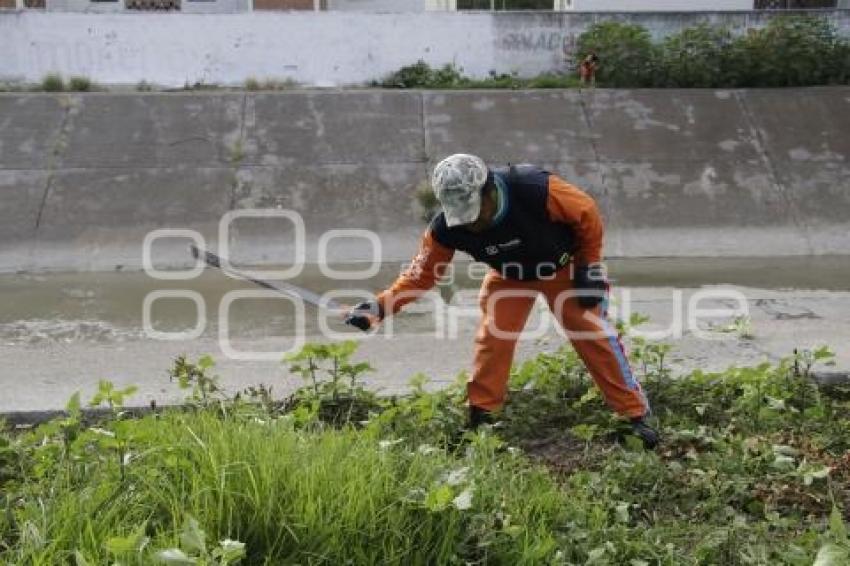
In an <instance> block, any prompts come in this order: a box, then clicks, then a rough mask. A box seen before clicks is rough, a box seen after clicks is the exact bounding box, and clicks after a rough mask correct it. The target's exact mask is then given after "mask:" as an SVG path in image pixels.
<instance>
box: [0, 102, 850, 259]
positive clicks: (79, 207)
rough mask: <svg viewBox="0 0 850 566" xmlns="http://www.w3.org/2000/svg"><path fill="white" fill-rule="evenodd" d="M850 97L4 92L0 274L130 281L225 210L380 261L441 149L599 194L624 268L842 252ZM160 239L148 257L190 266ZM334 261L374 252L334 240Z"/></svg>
mask: <svg viewBox="0 0 850 566" xmlns="http://www.w3.org/2000/svg"><path fill="white" fill-rule="evenodd" d="M848 134H850V88H846V87H835V88H816V89H782V90H752V91H728V90H717V91H715V90H639V91H626V90H602V89H600V90H585V91H578V90H568V91H557V90H556V91H542V90H538V91H475V92H445V91H435V92H419V91H378V90H360V91H294V92H281V93H169V94H159V93H145V94H142V93H134V94H104V93H92V94H58V95H51V94H3V95H0V272H9V271H20V270H27V271H43V270H112V269H123V268H127V269H137V268H139V267H141V265H142V242H143V241H144V238H145V235H146V234H148V233H149V232H150V231H151V230H155V229H189V230H194V231H196V232H198V233H199V234H201V235H202V236H203V237H204V239H205V242H206V243H207V244H208V245H209V246H211V247H218V245H219V244H220V242H218V239H219V237H218V236H219V225H220V221H221V219H222V217H223V215H225V214H226V213H227V212H228V211H234V210H236V211H238V210H245V209H255V208H262V209H265V210H272V211H280V210H294V211H297V212H298V213H299V214H300V215H301V217H302V218H303V220H304V224H305V238H304V239H305V242H304V244H305V247H306V249H307V252H306V253H307V261H313V262H314V261H317V257H318V255H317V247H318V238H319V237H320V236H321V234H323V233H325V231H327V230H330V229H367V230H372V231H374V232H375V233H377V234H378V236H379V237H380V239H381V243H382V249H381V257H382V259H384V260H399V259H405V258H407V257H408V256H409V255H410V254H411V252H412V251H413V249H414V246H415V242H416V239H417V236H418V234H419V232H420V231H421V230H422V228H423V223H422V221H421V219H420V216H421V212H422V211H421V210H420V208H419V206H418V204H417V200H416V196H415V193H416V191H417V189H419V188H422V187H424V186H427V179H428V172H429V169H430V167H431V166H432V165H433V164H434V163H435V162H436V161H437V160H439V159H441V158H442V157H444V156H445V155H447V154H449V153H453V152H459V151H465V152H472V153H478V154H480V155H481V156H482V157H484V158H485V159H487V160H488V161H490V162H492V163H505V162H532V163H539V164H542V165H545V166H546V167H548V168H550V169H552V170H553V171H556V172H558V173H560V174H561V175H563V176H564V177H566V178H567V179H569V180H571V181H573V182H575V183H576V184H578V185H581V186H582V187H584V188H585V189H587V190H588V191H590V192H591V193H593V194H594V195H595V196H596V197H597V198H598V200H599V202H600V206H601V208H602V210H603V212H604V213H605V216H606V218H607V222H608V227H609V233H608V242H607V252H608V254H609V255H611V256H627V257H635V256H732V255H738V256H745V255H762V256H769V255H777V256H782V255H800V254H827V253H830V254H834V253H844V252H846V250H847V249H850V245H848V244H850V230H848V218H850V160H848V155H850V135H848ZM231 226H232V229H231V230H230V237H231V240H232V241H231V246H230V253H231V255H232V256H234V257H236V258H238V259H240V260H243V261H246V262H257V263H275V262H287V261H290V260H291V259H292V258H293V257H294V253H295V247H296V246H295V242H296V241H297V240H298V232H297V230H296V228H295V227H294V226H293V224H292V223H291V222H290V220H289V219H288V218H282V217H278V218H266V219H256V218H253V219H252V218H243V219H240V220H237V221H235V222H233V223H232V225H231ZM187 242H188V240H186V239H185V238H170V239H160V240H157V244H156V245H155V246H154V248H153V251H152V256H153V257H154V260H155V263H156V265H157V266H162V267H180V266H185V265H188V263H189V261H190V258H189V257H188V255H187V254H186V252H185V249H186V244H187ZM328 253H329V255H328V259H330V260H331V261H337V260H338V261H345V260H362V259H368V258H369V257H370V254H371V246H370V245H369V244H368V241H367V240H365V239H364V238H362V237H357V238H351V237H349V238H347V239H346V238H338V239H336V240H334V242H333V243H332V244H330V245H329V247H328Z"/></svg>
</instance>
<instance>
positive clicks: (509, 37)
mask: <svg viewBox="0 0 850 566" xmlns="http://www.w3.org/2000/svg"><path fill="white" fill-rule="evenodd" d="M578 36H579V34H578V33H577V32H575V31H566V30H551V31H540V30H525V31H512V32H508V33H505V34H504V35H502V36H501V37H500V38H498V39H497V41H496V46H497V48H499V49H502V50H505V51H512V52H526V53H539V54H543V53H550V54H552V55H553V56H555V57H557V58H558V59H560V60H561V61H562V62H563V63H564V64H565V65H566V66H567V67H573V66H575V63H576V61H575V59H576V49H577V43H578Z"/></svg>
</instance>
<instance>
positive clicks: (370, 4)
mask: <svg viewBox="0 0 850 566" xmlns="http://www.w3.org/2000/svg"><path fill="white" fill-rule="evenodd" d="M328 10H336V11H339V12H358V11H359V12H424V11H425V0H328Z"/></svg>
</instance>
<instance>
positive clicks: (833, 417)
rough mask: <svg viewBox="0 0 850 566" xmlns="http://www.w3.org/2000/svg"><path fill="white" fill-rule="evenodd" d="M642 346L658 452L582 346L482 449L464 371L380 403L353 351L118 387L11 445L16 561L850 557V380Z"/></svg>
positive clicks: (542, 370)
mask: <svg viewBox="0 0 850 566" xmlns="http://www.w3.org/2000/svg"><path fill="white" fill-rule="evenodd" d="M634 346H635V348H634V351H633V356H634V359H633V361H634V362H635V364H636V367H638V368H640V371H641V373H643V374H644V380H645V384H646V389H647V392H648V394H649V395H650V397H651V398H652V400H653V403H654V406H655V416H654V417H653V419H654V423H655V425H656V426H658V427H659V428H660V429H661V430H662V432H663V435H664V441H663V444H662V447H661V448H660V449H659V450H658V451H657V452H645V451H644V450H643V449H641V448H640V447H639V446H637V443H636V439H634V438H632V437H630V436H629V435H628V432H627V431H628V427H627V426H624V424H623V423H622V422H621V421H619V420H617V419H616V418H614V417H613V416H612V415H611V413H610V411H608V410H607V408H606V407H605V406H604V404H603V403H602V401H601V399H600V397H599V395H598V393H597V392H596V390H595V389H594V388H593V386H592V384H591V382H590V380H589V378H588V376H587V375H586V373H585V371H584V369H583V368H582V366H581V364H579V363H578V360H577V358H576V357H575V354H574V352H572V351H568V350H565V351H562V352H559V353H558V354H554V355H548V354H547V355H541V356H539V357H538V358H536V359H534V360H532V361H530V362H527V363H526V364H523V365H522V366H520V367H518V368H516V370H515V372H514V374H513V376H512V393H511V401H510V403H509V405H508V406H507V407H506V409H505V411H504V412H503V413H502V415H501V422H500V423H499V424H498V425H497V426H496V427H494V428H487V429H486V430H483V431H481V432H479V433H478V434H475V435H471V434H466V436H465V437H464V438H463V439H460V437H459V428H460V426H461V424H462V421H463V410H462V407H461V402H462V387H461V385H460V382H459V384H458V385H456V386H454V387H450V388H448V389H445V390H442V391H439V392H436V393H427V392H425V390H424V388H423V381H424V380H423V378H422V377H419V378H417V379H416V380H415V381H414V382H413V383H412V386H413V393H412V394H411V395H409V396H406V397H401V398H394V399H379V398H377V397H375V396H374V395H373V394H371V393H369V392H368V391H366V390H365V389H364V388H363V386H362V384H361V383H360V378H361V377H362V375H363V373H364V372H366V371H368V370H369V369H370V368H369V367H368V364H356V363H352V362H350V360H349V358H350V356H351V354H353V352H354V349H355V345H354V344H353V343H340V344H333V345H308V346H307V347H306V348H305V349H304V350H303V351H302V352H301V353H300V354H298V355H296V356H292V357H290V358H289V359H288V360H287V363H288V365H289V366H290V370H291V371H292V372H293V373H295V374H300V375H302V376H303V377H304V379H305V380H306V385H305V387H304V388H303V389H302V390H300V391H299V392H298V393H297V394H295V395H294V396H293V397H291V398H289V399H287V400H286V401H285V402H278V401H275V400H273V399H272V398H271V397H270V396H269V392H268V389H267V388H266V387H258V388H253V389H251V390H249V391H246V392H245V393H244V394H243V395H242V396H240V398H239V399H231V398H228V397H227V396H226V395H225V394H224V393H223V392H222V391H221V390H220V388H219V387H218V383H217V378H216V377H215V375H214V374H213V373H212V370H213V368H214V364H213V362H212V360H211V359H209V358H208V357H205V358H202V359H200V360H198V361H197V362H192V361H190V360H187V359H185V358H180V359H178V360H177V362H176V363H175V366H174V368H172V377H173V378H174V379H175V380H176V381H177V382H178V383H180V384H181V385H182V386H183V387H185V388H186V389H187V390H188V391H189V392H190V393H189V397H188V399H187V401H188V403H189V405H188V407H187V409H185V410H182V411H168V412H165V413H162V414H155V415H149V416H146V417H144V418H129V417H126V416H124V415H123V414H122V413H121V412H120V411H121V406H122V404H123V403H124V401H125V398H127V397H128V396H129V395H131V394H132V393H133V389H132V388H131V389H128V390H116V389H115V388H114V387H113V386H112V385H111V384H110V383H108V382H102V383H101V385H100V388H99V391H98V394H97V396H96V397H95V398H94V399H93V400H92V404H106V405H107V406H108V407H111V410H112V414H113V417H112V418H109V419H106V420H102V421H100V422H88V421H87V419H86V418H85V417H84V415H83V414H82V412H81V409H80V402H79V397H78V396H77V397H75V398H74V399H72V400H71V401H70V402H69V413H68V416H67V417H66V418H64V419H59V420H56V421H53V422H50V423H47V424H44V425H41V426H39V427H38V428H36V429H34V430H31V431H25V432H19V433H15V434H10V433H7V434H5V435H4V436H2V437H0V562H2V563H8V564H67V563H71V564H74V563H76V564H112V563H118V562H120V563H121V564H150V563H154V562H156V561H157V560H160V561H167V560H168V559H169V557H170V560H171V561H172V563H190V562H188V561H187V560H194V562H191V563H197V564H228V563H236V562H238V561H241V563H243V564H344V563H350V564H464V563H467V564H469V563H472V564H612V565H620V564H628V565H635V566H638V565H642V564H670V565H679V564H724V565H727V564H728V565H734V564H812V562H813V561H814V560H815V556H816V554H817V553H818V552H820V553H821V558H822V559H823V560H824V561H823V562H822V564H846V562H842V561H841V560H844V558H840V557H841V556H845V557H846V552H847V550H848V547H849V546H848V540H847V535H846V527H845V522H844V521H845V520H846V515H847V512H848V510H850V455H848V449H850V394H848V392H847V391H845V390H841V389H835V390H832V391H823V390H820V389H818V388H817V387H816V386H814V385H813V384H812V382H811V381H810V380H809V378H808V373H809V371H810V369H811V367H812V366H813V365H814V364H815V363H823V362H828V360H829V353H828V351H826V350H824V349H821V350H815V351H811V352H802V353H800V354H798V355H796V356H795V357H792V358H789V359H788V360H785V361H783V362H782V363H781V364H778V365H774V366H771V365H767V364H765V365H763V366H759V367H756V368H733V369H730V370H729V371H727V372H723V373H717V374H707V373H701V372H695V373H694V374H691V375H688V376H683V377H681V378H679V379H670V372H669V369H668V368H667V367H665V356H666V355H667V353H668V348H667V347H664V346H658V345H654V344H648V343H642V342H640V341H637V342H635V344H634ZM460 381H462V380H460ZM243 545H244V546H243ZM163 553H166V554H163ZM830 553H835V555H836V556H839V558H838V559H837V560H838V561H833V562H827V561H825V560H826V559H825V558H824V557H826V556H827V555H828V554H830ZM842 553H845V554H842ZM181 556H182V557H183V558H181ZM180 560H183V562H180Z"/></svg>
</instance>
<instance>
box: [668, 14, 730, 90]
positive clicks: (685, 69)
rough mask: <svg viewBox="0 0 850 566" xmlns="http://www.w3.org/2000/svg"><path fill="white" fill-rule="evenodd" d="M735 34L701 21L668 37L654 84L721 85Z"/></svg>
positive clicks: (672, 85) (699, 86) (685, 86)
mask: <svg viewBox="0 0 850 566" xmlns="http://www.w3.org/2000/svg"><path fill="white" fill-rule="evenodd" d="M731 43H732V34H731V33H730V32H729V30H727V29H725V28H718V27H713V26H709V25H707V24H701V25H698V26H695V27H692V28H687V29H684V30H682V31H681V32H680V33H677V34H675V35H671V36H669V37H667V38H666V39H665V40H664V41H663V42H662V44H661V46H660V49H659V50H658V53H657V57H658V59H657V61H656V63H655V67H656V69H657V70H656V73H655V80H654V81H653V86H660V87H680V88H688V87H696V88H709V87H717V86H721V85H722V84H723V83H724V82H725V81H724V69H725V68H726V67H727V66H728V65H729V62H728V61H726V59H727V57H728V50H729V46H730V44H731Z"/></svg>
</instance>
